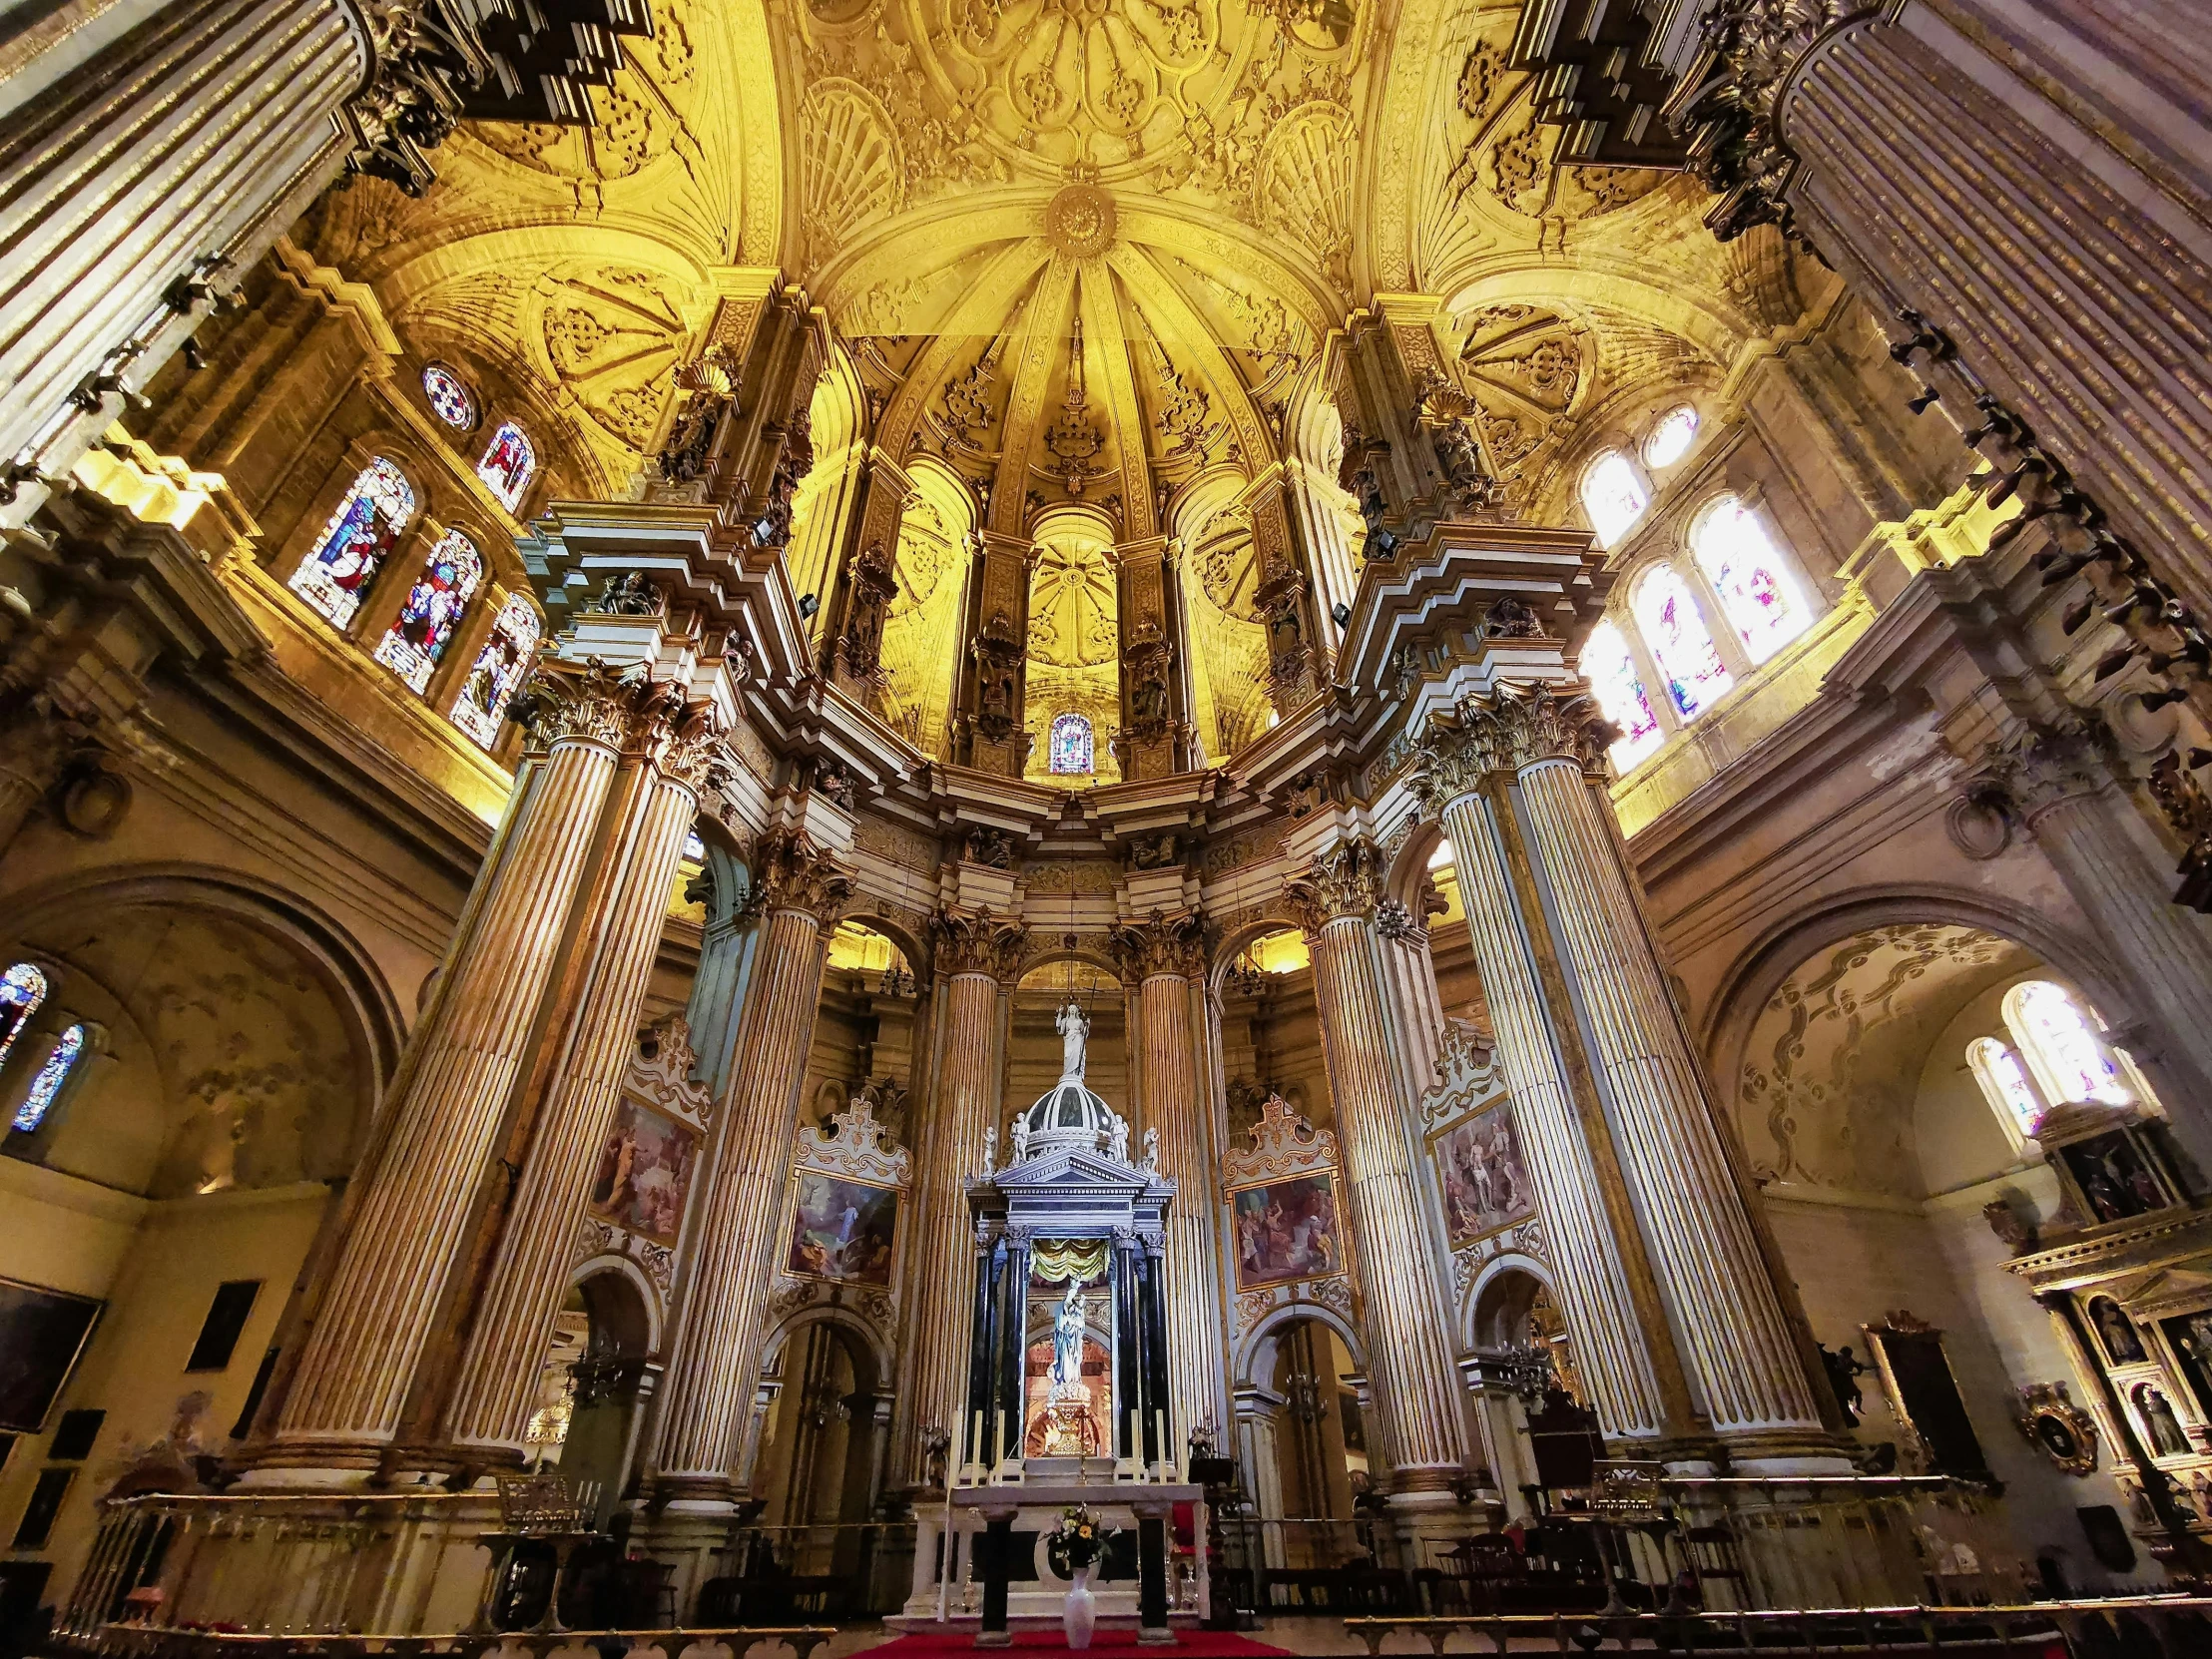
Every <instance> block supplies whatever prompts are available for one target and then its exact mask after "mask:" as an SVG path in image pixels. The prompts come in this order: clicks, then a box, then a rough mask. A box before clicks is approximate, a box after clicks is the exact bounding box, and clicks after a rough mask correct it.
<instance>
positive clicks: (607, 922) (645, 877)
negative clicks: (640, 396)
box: [443, 695, 720, 1456]
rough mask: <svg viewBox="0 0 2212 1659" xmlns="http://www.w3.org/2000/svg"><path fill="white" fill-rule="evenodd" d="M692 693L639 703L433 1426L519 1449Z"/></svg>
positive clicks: (674, 840) (592, 1152)
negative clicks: (581, 936)
mask: <svg viewBox="0 0 2212 1659" xmlns="http://www.w3.org/2000/svg"><path fill="white" fill-rule="evenodd" d="M719 747H720V736H719V734H718V733H717V732H716V730H715V726H714V721H713V718H712V716H711V714H710V712H709V710H708V709H707V707H706V706H705V705H690V706H687V705H686V703H685V702H684V700H683V698H682V697H681V695H677V696H673V697H669V698H666V699H663V700H662V701H660V702H659V703H658V704H657V705H655V706H653V707H650V708H649V709H647V710H645V711H642V712H641V718H640V719H639V720H638V722H637V723H636V726H635V728H634V730H633V733H632V751H631V756H630V757H628V759H629V762H630V764H629V765H627V766H626V767H625V769H624V772H623V775H622V778H621V781H620V783H619V784H618V786H617V789H618V795H619V801H618V804H617V806H616V808H615V810H614V811H613V812H611V813H610V815H609V816H610V818H611V819H612V820H613V823H612V825H611V830H612V834H611V835H610V837H609V839H608V841H607V842H606V852H605V857H604V859H603V862H602V866H601V867H602V869H603V870H604V871H606V872H608V873H606V874H605V875H604V876H603V877H602V879H600V880H599V881H598V882H597V883H595V886H594V888H593V890H592V891H591V893H590V896H589V899H588V901H587V902H589V903H590V904H591V905H592V911H591V913H588V914H587V915H586V916H585V917H584V918H583V926H584V927H585V928H586V929H587V930H588V932H589V933H590V934H591V935H592V936H594V937H596V939H597V947H596V949H595V950H594V951H593V953H592V956H591V958H590V961H589V963H588V965H587V967H586V968H585V971H584V972H583V973H582V974H581V975H580V976H579V977H578V979H577V981H576V986H575V993H574V997H573V1001H572V1002H571V1004H570V1007H569V1011H568V1015H567V1017H566V1018H558V1019H556V1020H554V1021H553V1022H552V1024H553V1025H554V1027H555V1028H556V1029H562V1028H566V1029H567V1031H568V1032H569V1035H568V1041H567V1045H566V1048H565V1049H564V1050H560V1051H557V1052H556V1053H553V1054H550V1055H549V1056H548V1058H549V1059H550V1060H551V1061H552V1063H553V1070H552V1077H553V1081H552V1084H551V1086H550V1088H549V1089H548V1091H547V1094H546V1097H545V1106H544V1108H543V1110H542V1112H541V1113H540V1114H539V1121H538V1124H537V1127H536V1130H535V1133H534V1134H533V1135H532V1138H531V1142H530V1147H529V1151H528V1152H527V1153H526V1154H525V1155H524V1157H523V1161H522V1170H521V1174H520V1176H519V1178H518V1179H517V1182H516V1187H515V1193H514V1197H513V1201H512V1203H511V1204H510V1206H509V1211H508V1220H507V1224H506V1228H505V1230H504V1232H503V1234H502V1236H501V1238H500V1241H499V1245H498V1249H497V1251H496V1253H495V1255H494V1256H493V1258H492V1263H491V1267H490V1271H489V1272H488V1273H487V1274H486V1276H485V1281H484V1291H483V1296H482V1300H481V1301H480V1302H479V1304H478V1306H477V1309H476V1315H475V1322H474V1326H473V1329H472V1330H471V1331H470V1333H469V1337H468V1344H467V1348H466V1350H465V1351H464V1354H463V1357H462V1360H461V1365H460V1372H459V1380H458V1382H457V1383H456V1385H455V1388H454V1393H453V1398H452V1402H451V1404H450V1406H449V1407H448V1412H447V1422H446V1428H445V1433H444V1435H443V1437H444V1438H446V1439H448V1440H450V1441H452V1442H453V1443H455V1444H457V1445H463V1446H476V1447H488V1448H493V1449H496V1450H499V1451H509V1452H512V1453H514V1454H516V1455H518V1456H519V1455H520V1454H521V1451H522V1448H523V1436H524V1432H525V1431H526V1430H527V1428H528V1427H529V1422H530V1415H531V1412H532V1411H533V1410H534V1409H535V1408H536V1405H537V1396H538V1387H539V1377H538V1367H539V1364H540V1361H541V1360H542V1358H543V1356H544V1354H545V1351H546V1346H547V1344H548V1343H550V1342H551V1341H552V1337H553V1320H554V1316H555V1315H556V1314H557V1313H558V1312H559V1311H560V1306H561V1300H562V1297H563V1295H564V1294H565V1292H566V1291H567V1288H568V1282H569V1270H570V1268H571V1267H572V1266H573V1265H574V1262H575V1258H576V1254H577V1232H578V1229H579V1228H580V1227H581V1226H582V1223H583V1219H584V1205H585V1199H586V1197H587V1195H588V1192H589V1189H590V1186H591V1174H592V1169H593V1167H594V1164H595V1162H596V1160H597V1159H598V1157H599V1153H600V1149H601V1148H602V1147H603V1146H604V1145H605V1144H606V1139H607V1133H608V1131H609V1129H610V1128H611V1127H612V1125H613V1122H614V1114H615V1107H616V1104H617V1102H618V1101H619V1100H620V1098H621V1092H622V1077H623V1073H624V1071H625V1070H626V1069H627V1068H628V1066H629V1063H630V1061H631V1059H632V1058H633V1056H634V1055H635V1053H636V1050H637V1033H638V1025H639V1023H640V1017H641V1014H642V1011H643V1008H644V1004H645V990H646V985H647V983H648V981H649V980H650V979H651V978H652V970H653V956H654V952H655V951H656V950H657V949H658V948H659V945H660V940H661V933H662V930H663V926H664V924H665V922H666V921H667V917H668V895H669V889H670V887H671V885H672V884H673V883H674V881H675V879H676V866H677V864H678V861H679V860H680V859H681V858H682V856H683V851H684V836H685V834H686V832H687V831H688V830H690V829H691V826H692V821H693V820H694V819H695V818H696V817H697V816H698V812H699V792H700V790H701V788H702V787H703V786H704V784H705V783H706V781H707V777H708V774H709V772H710V770H711V769H712V767H713V766H714V765H715V763H716V760H717V758H718V754H719Z"/></svg>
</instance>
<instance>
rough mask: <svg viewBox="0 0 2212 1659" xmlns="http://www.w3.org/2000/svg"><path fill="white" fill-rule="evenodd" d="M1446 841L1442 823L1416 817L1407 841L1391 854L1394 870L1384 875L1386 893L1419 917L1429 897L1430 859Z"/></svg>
mask: <svg viewBox="0 0 2212 1659" xmlns="http://www.w3.org/2000/svg"><path fill="white" fill-rule="evenodd" d="M1443 838H1444V827H1443V825H1442V824H1441V823H1440V822H1439V821H1437V820H1435V819H1424V818H1415V819H1414V821H1413V823H1412V826H1411V828H1410V829H1409V830H1407V831H1406V835H1405V839H1404V841H1403V842H1402V843H1401V844H1400V845H1399V846H1398V848H1397V850H1396V852H1394V853H1393V854H1391V857H1390V867H1389V869H1388V871H1387V873H1386V874H1385V875H1384V876H1383V892H1384V894H1385V895H1387V896H1388V897H1390V898H1393V899H1395V900H1396V901H1397V902H1398V903H1400V904H1402V905H1404V906H1405V908H1406V909H1407V910H1409V911H1411V912H1412V913H1413V914H1414V915H1416V916H1418V915H1419V914H1420V913H1421V910H1420V903H1421V900H1422V899H1423V898H1424V897H1425V896H1426V894H1425V892H1424V891H1423V890H1422V889H1423V886H1424V884H1425V883H1426V881H1427V878H1428V859H1429V856H1430V854H1432V853H1433V852H1434V851H1435V850H1436V843H1437V842H1439V841H1441V840H1442V839H1443Z"/></svg>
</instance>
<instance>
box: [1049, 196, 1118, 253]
mask: <svg viewBox="0 0 2212 1659" xmlns="http://www.w3.org/2000/svg"><path fill="white" fill-rule="evenodd" d="M1117 225H1118V217H1117V216H1116V214H1115V212H1114V199H1113V198H1112V197H1111V196H1108V195H1107V194H1106V193H1105V192H1104V191H1102V190H1100V189H1099V188H1098V187H1097V186H1096V185H1084V184H1074V185H1069V186H1068V187H1067V188H1066V189H1065V190H1063V191H1061V192H1060V194H1059V195H1057V196H1055V197H1054V198H1053V199H1052V200H1051V201H1050V202H1047V203H1046V204H1045V208H1044V234H1045V236H1046V238H1047V239H1048V240H1049V241H1050V242H1051V244H1052V246H1053V247H1055V248H1057V249H1058V250H1059V251H1060V252H1061V253H1063V254H1065V255H1067V256H1068V257H1069V258H1071V259H1077V260H1090V259H1096V258H1097V257H1098V256H1099V255H1101V254H1103V253H1105V252H1106V250H1107V249H1108V248H1110V247H1112V246H1113V241H1114V231H1115V229H1116V227H1117Z"/></svg>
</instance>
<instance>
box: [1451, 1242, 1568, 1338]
mask: <svg viewBox="0 0 2212 1659" xmlns="http://www.w3.org/2000/svg"><path fill="white" fill-rule="evenodd" d="M1511 1275H1518V1276H1520V1277H1522V1278H1525V1279H1528V1280H1530V1281H1532V1282H1533V1283H1534V1284H1535V1285H1537V1286H1539V1287H1541V1288H1542V1289H1544V1290H1547V1291H1549V1292H1551V1293H1552V1300H1553V1301H1555V1302H1556V1301H1557V1300H1558V1295H1559V1285H1558V1281H1557V1280H1556V1279H1554V1278H1553V1277H1552V1272H1551V1267H1550V1265H1549V1264H1548V1263H1545V1262H1540V1261H1538V1260H1537V1259H1536V1258H1535V1257H1533V1256H1530V1255H1528V1254H1527V1253H1525V1252H1523V1251H1518V1250H1506V1251H1500V1252H1499V1253H1498V1254H1497V1255H1495V1256H1493V1257H1491V1258H1490V1259H1489V1260H1488V1261H1487V1262H1484V1263H1483V1264H1482V1271H1481V1272H1480V1273H1478V1274H1476V1275H1475V1276H1474V1283H1473V1284H1471V1285H1469V1286H1468V1287H1467V1289H1466V1294H1465V1296H1463V1297H1462V1298H1461V1299H1460V1303H1459V1346H1460V1347H1461V1348H1462V1349H1470V1348H1494V1347H1496V1346H1498V1345H1497V1344H1496V1343H1495V1342H1492V1341H1490V1340H1489V1339H1488V1336H1487V1334H1486V1333H1485V1332H1484V1330H1483V1327H1484V1325H1485V1324H1486V1323H1487V1322H1488V1321H1489V1320H1490V1319H1493V1318H1495V1317H1496V1316H1497V1314H1498V1313H1499V1312H1500V1310H1499V1309H1498V1307H1497V1293H1498V1290H1499V1287H1500V1283H1501V1281H1503V1280H1505V1279H1506V1278H1507V1277H1508V1276H1511ZM1485 1300H1488V1301H1489V1302H1490V1304H1491V1306H1490V1307H1489V1308H1488V1309H1487V1310H1486V1309H1485V1307H1484V1303H1485ZM1523 1311H1524V1312H1525V1309H1524V1310H1523ZM1568 1335H1569V1336H1572V1335H1573V1333H1572V1332H1569V1333H1568Z"/></svg>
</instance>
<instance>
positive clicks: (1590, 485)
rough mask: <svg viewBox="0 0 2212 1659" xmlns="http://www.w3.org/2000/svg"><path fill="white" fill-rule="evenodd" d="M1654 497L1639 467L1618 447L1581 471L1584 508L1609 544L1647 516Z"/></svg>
mask: <svg viewBox="0 0 2212 1659" xmlns="http://www.w3.org/2000/svg"><path fill="white" fill-rule="evenodd" d="M1650 504H1651V497H1650V496H1649V495H1648V494H1646V493H1645V491H1644V481H1643V480H1642V479H1641V478H1639V477H1637V476H1636V468H1635V467H1634V466H1633V465H1632V464H1631V463H1630V462H1629V459H1628V457H1627V456H1626V455H1623V454H1622V453H1621V452H1620V451H1619V450H1618V449H1608V450H1606V451H1605V453H1604V454H1602V455H1600V456H1599V457H1598V458H1597V459H1596V460H1594V461H1592V462H1591V463H1590V464H1589V467H1588V469H1587V470H1585V471H1584V472H1583V474H1582V510H1583V511H1584V512H1586V513H1588V514H1589V515H1590V528H1591V529H1593V530H1595V531H1596V532H1597V539H1598V540H1599V541H1601V542H1604V543H1605V544H1606V545H1607V546H1608V547H1610V546H1611V545H1612V544H1613V543H1614V542H1616V541H1618V540H1620V538H1621V537H1622V536H1624V535H1626V534H1627V533H1628V531H1629V528H1630V526H1632V525H1633V524H1635V522H1636V520H1638V519H1639V518H1641V517H1643V516H1644V509H1645V508H1646V507H1647V506H1649V505H1650Z"/></svg>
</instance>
